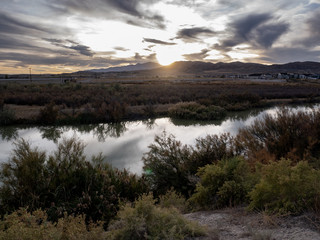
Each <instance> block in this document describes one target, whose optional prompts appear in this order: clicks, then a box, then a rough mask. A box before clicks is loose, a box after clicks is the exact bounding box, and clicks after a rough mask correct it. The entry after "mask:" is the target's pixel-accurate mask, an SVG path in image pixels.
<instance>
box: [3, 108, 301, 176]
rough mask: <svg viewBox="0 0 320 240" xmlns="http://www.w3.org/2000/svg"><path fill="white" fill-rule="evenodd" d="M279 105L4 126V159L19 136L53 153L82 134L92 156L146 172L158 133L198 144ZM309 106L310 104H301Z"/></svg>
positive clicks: (236, 130) (274, 109)
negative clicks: (209, 116)
mask: <svg viewBox="0 0 320 240" xmlns="http://www.w3.org/2000/svg"><path fill="white" fill-rule="evenodd" d="M276 109H277V108H270V109H266V110H258V111H246V112H234V113H231V114H229V115H228V116H227V118H226V119H224V120H222V121H214V122H212V121H211V122H194V121H177V120H171V119H169V118H158V119H149V120H146V121H133V122H123V123H119V124H98V125H94V124H91V125H77V126H62V127H52V126H49V127H48V126H47V127H28V128H26V127H0V135H1V139H0V162H3V161H6V160H8V158H9V155H10V151H12V147H13V145H12V142H13V141H14V139H16V138H18V137H22V138H24V139H26V140H28V141H29V142H30V143H31V145H32V146H35V147H36V146H37V147H39V149H41V150H45V151H48V154H50V153H52V151H54V150H55V149H56V144H55V143H57V142H59V141H60V140H61V139H62V138H64V137H66V138H70V137H73V136H76V137H78V138H79V139H80V140H82V141H83V142H84V143H85V144H86V148H85V154H87V155H88V156H92V155H96V154H98V153H100V152H101V153H102V155H104V156H106V158H105V161H107V162H109V163H110V164H111V165H112V166H113V167H116V168H119V169H123V168H126V169H128V170H129V171H131V172H134V173H138V174H140V173H141V172H142V165H143V163H142V161H141V158H142V156H143V153H145V152H147V151H148V146H149V145H150V144H151V143H153V141H154V137H155V136H156V135H160V134H161V133H162V132H163V131H166V132H167V133H168V134H173V135H174V136H176V139H177V140H179V141H181V142H182V143H183V144H189V145H194V144H195V139H196V138H200V137H205V136H206V135H208V134H222V133H225V132H229V133H230V134H232V135H235V134H237V133H238V131H239V128H242V127H245V126H249V125H251V124H252V123H253V122H254V121H255V120H256V119H257V118H261V117H262V116H263V115H264V114H265V113H270V114H275V112H276ZM300 109H302V110H306V108H300Z"/></svg>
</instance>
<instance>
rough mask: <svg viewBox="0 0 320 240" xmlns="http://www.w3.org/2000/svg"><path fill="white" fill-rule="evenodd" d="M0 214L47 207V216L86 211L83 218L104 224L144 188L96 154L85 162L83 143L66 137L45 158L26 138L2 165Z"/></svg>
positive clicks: (54, 218) (138, 180)
mask: <svg viewBox="0 0 320 240" xmlns="http://www.w3.org/2000/svg"><path fill="white" fill-rule="evenodd" d="M0 181H1V185H0V210H1V214H2V215H3V214H6V213H11V212H13V211H15V210H16V209H18V208H20V207H26V208H28V209H29V210H31V211H32V210H35V209H38V208H42V209H46V211H47V213H48V217H49V219H50V220H53V221H57V220H58V218H60V217H63V214H64V212H67V213H68V214H85V215H86V217H87V219H86V220H87V221H91V220H92V221H98V220H103V221H105V222H106V224H107V223H108V222H109V221H110V219H111V218H112V217H114V216H115V215H116V213H117V211H118V207H119V203H120V202H121V201H134V200H135V199H136V198H137V197H139V196H140V195H141V194H143V193H145V192H147V191H148V189H147V187H146V184H145V180H144V178H139V177H137V176H135V175H133V174H130V173H128V172H127V171H118V170H114V169H112V168H111V167H110V166H109V165H108V164H107V163H104V162H103V157H102V156H101V155H98V156H96V157H92V159H91V160H90V161H89V160H87V158H86V156H85V155H84V144H83V143H81V142H79V141H77V140H76V139H74V138H72V139H69V140H67V139H65V140H63V141H62V142H60V143H59V144H58V147H57V150H56V151H55V152H54V154H52V155H51V156H49V157H47V156H46V154H45V153H44V152H41V151H39V150H38V149H36V148H35V149H32V148H31V146H30V144H29V143H28V142H26V141H24V140H20V141H18V142H17V143H16V148H15V149H14V150H13V156H12V157H11V159H9V161H8V162H6V163H3V164H2V167H1V170H0Z"/></svg>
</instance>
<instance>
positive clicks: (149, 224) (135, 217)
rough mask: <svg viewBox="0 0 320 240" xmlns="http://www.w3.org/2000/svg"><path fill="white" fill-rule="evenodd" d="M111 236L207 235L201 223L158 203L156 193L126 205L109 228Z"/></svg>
mask: <svg viewBox="0 0 320 240" xmlns="http://www.w3.org/2000/svg"><path fill="white" fill-rule="evenodd" d="M108 230H109V232H108V239H122V240H125V239H128V240H135V239H137V240H142V239H186V238H187V237H197V236H203V235H205V234H206V232H205V230H204V229H203V228H202V227H200V226H199V225H198V224H196V223H193V222H191V221H188V220H186V219H185V218H184V217H183V216H182V215H181V214H179V212H177V210H175V209H174V208H171V209H166V208H160V207H157V206H155V202H154V200H153V199H152V196H150V195H149V196H143V197H142V198H141V199H140V200H138V201H136V202H135V203H134V207H131V206H130V205H128V204H127V205H126V206H124V207H123V208H122V209H121V210H120V211H119V212H118V215H117V220H115V221H113V222H111V224H110V226H109V228H108Z"/></svg>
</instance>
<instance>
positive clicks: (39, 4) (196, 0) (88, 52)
mask: <svg viewBox="0 0 320 240" xmlns="http://www.w3.org/2000/svg"><path fill="white" fill-rule="evenodd" d="M174 61H206V62H213V63H215V62H234V61H241V62H256V63H263V64H274V63H287V62H295V61H317V62H319V61H320V0H268V1H266V0H251V1H248V0H237V1H232V0H140V1H139V0H1V8H0V73H28V72H29V68H31V69H32V72H33V73H38V74H39V73H62V72H74V71H79V70H87V69H96V68H108V67H114V66H124V65H128V64H136V63H145V62H158V63H160V64H162V65H168V64H170V63H172V62H174Z"/></svg>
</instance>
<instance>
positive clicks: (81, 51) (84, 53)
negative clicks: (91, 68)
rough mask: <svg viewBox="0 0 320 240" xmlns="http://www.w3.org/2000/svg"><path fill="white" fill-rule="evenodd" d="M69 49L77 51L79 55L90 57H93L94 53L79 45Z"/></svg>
mask: <svg viewBox="0 0 320 240" xmlns="http://www.w3.org/2000/svg"><path fill="white" fill-rule="evenodd" d="M70 49H73V50H76V51H78V52H79V53H80V54H82V55H85V56H89V57H92V56H93V55H94V52H93V51H92V50H91V49H90V48H89V47H88V46H84V45H81V44H78V45H75V46H71V47H70Z"/></svg>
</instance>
